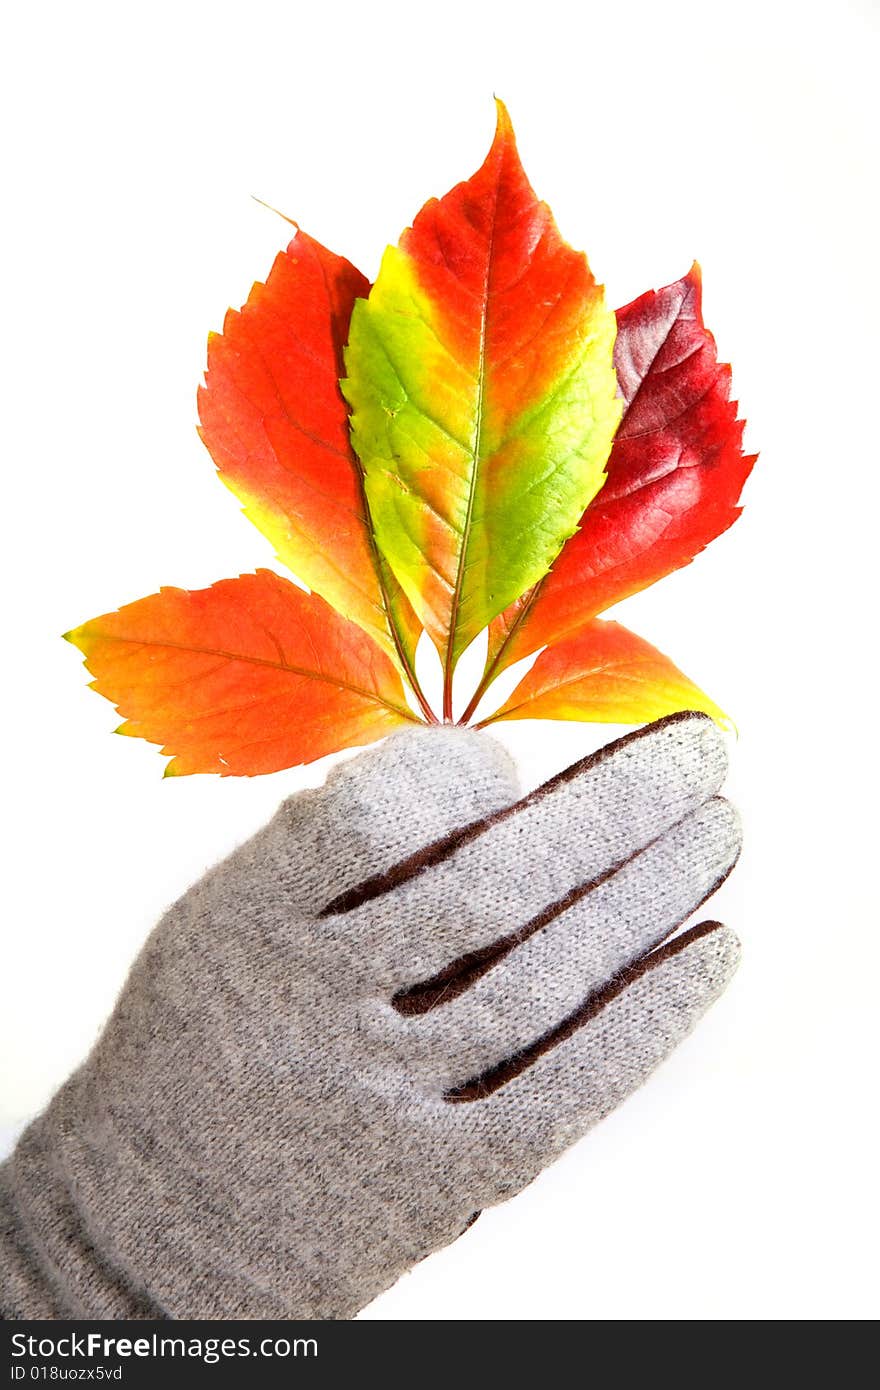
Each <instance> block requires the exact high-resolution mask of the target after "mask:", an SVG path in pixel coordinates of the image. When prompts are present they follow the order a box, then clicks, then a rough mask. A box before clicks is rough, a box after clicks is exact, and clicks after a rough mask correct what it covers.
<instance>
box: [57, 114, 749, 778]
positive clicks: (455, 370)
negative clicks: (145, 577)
mask: <svg viewBox="0 0 880 1390" xmlns="http://www.w3.org/2000/svg"><path fill="white" fill-rule="evenodd" d="M199 414H200V419H201V434H202V438H203V440H204V442H205V444H206V445H207V447H208V449H209V451H210V453H211V455H212V457H213V459H214V462H215V464H216V466H217V469H218V472H219V474H220V477H221V479H222V480H223V482H224V483H225V484H226V485H227V487H229V488H230V489H231V491H232V492H233V493H234V494H235V495H236V497H238V499H239V500H240V502H241V503H242V505H243V509H244V511H245V513H246V515H247V516H248V517H249V518H250V519H251V521H253V522H254V524H255V525H256V526H258V527H259V529H260V530H261V531H262V532H263V533H264V535H265V536H267V537H268V538H269V540H270V541H271V542H272V544H273V545H274V547H275V550H276V552H277V556H278V558H279V559H280V560H281V561H283V563H284V564H285V565H287V566H288V567H289V569H290V570H291V571H292V572H293V573H294V574H295V575H296V576H297V578H298V579H299V581H300V582H301V584H303V585H307V586H308V589H309V590H310V591H311V592H306V591H305V590H304V589H303V588H302V587H298V586H297V585H296V584H294V583H291V582H290V581H289V580H285V579H282V578H281V577H279V575H277V574H275V573H274V572H271V571H268V570H258V571H257V573H256V574H247V575H242V576H241V577H239V578H238V579H226V580H222V581H221V582H220V583H217V584H214V585H213V586H212V587H211V588H209V589H204V590H200V591H197V592H192V591H186V590H182V589H174V588H168V589H162V590H161V591H160V592H159V593H158V594H154V595H152V596H151V597H149V598H145V599H142V600H140V601H139V602H137V603H132V604H129V605H128V606H127V607H124V608H122V609H120V610H119V611H118V612H115V613H110V614H106V615H105V616H103V617H101V618H97V619H95V620H94V621H92V622H89V623H86V624H85V625H84V626H82V627H80V628H77V629H76V630H75V631H74V632H72V633H69V634H68V637H69V638H70V640H71V641H73V642H74V643H75V644H76V645H77V646H78V647H79V648H80V649H81V650H82V652H83V653H84V655H85V658H86V665H87V667H88V669H89V671H90V672H91V674H92V675H93V676H94V681H93V682H92V684H93V688H94V689H96V690H98V691H99V692H100V693H101V694H102V695H105V696H107V697H108V698H109V699H110V700H112V701H113V703H114V704H115V705H116V706H117V708H118V710H119V712H120V714H121V715H122V716H123V717H124V719H125V723H124V724H123V725H122V726H121V729H120V732H122V733H126V734H133V735H137V736H140V737H142V738H146V739H149V740H151V741H152V742H154V743H159V744H161V745H162V751H163V753H165V754H166V755H170V756H171V758H172V761H171V762H170V763H169V764H168V766H167V769H166V773H170V774H172V775H177V774H181V773H194V772H217V773H221V774H224V775H229V774H239V775H240V774H245V775H253V774H256V773H263V772H273V771H276V770H278V769H280V768H284V767H289V766H291V765H293V764H296V763H302V762H309V761H311V760H313V759H315V758H319V757H321V756H323V755H324V754H326V753H330V752H333V751H335V750H337V749H342V748H347V747H351V746H352V745H355V744H362V743H368V742H370V741H371V740H373V739H376V738H380V737H381V736H382V735H384V734H386V733H388V732H389V731H390V730H391V729H393V728H395V727H396V726H398V725H402V724H407V723H409V722H411V721H417V720H418V719H419V718H423V719H424V720H426V721H429V722H436V721H437V719H438V716H439V717H440V718H442V719H443V720H446V721H448V720H451V719H452V717H453V716H452V679H453V673H454V670H455V667H456V663H457V661H458V659H459V657H460V656H461V654H462V652H463V651H464V650H465V649H466V648H467V647H468V646H469V644H470V643H471V642H472V641H473V639H474V638H475V637H476V636H477V635H478V634H479V633H480V632H482V631H483V630H484V629H486V628H488V634H489V643H488V655H487V660H486V667H485V672H484V674H483V677H482V679H481V680H480V682H479V686H478V688H477V690H476V691H475V692H474V694H473V698H472V699H471V701H470V703H469V705H468V707H467V710H466V712H465V714H464V716H463V720H462V722H469V721H470V720H471V719H472V718H474V716H475V714H476V711H477V706H478V704H479V703H480V701H481V699H482V697H483V695H484V694H485V693H486V691H487V689H488V687H489V685H490V684H491V682H492V681H493V680H494V679H495V677H496V676H497V675H499V673H500V672H502V671H504V670H505V669H506V668H507V667H509V666H510V665H511V664H512V663H513V662H516V661H519V660H520V659H521V658H523V657H527V656H530V655H533V654H534V653H535V652H539V653H540V654H539V655H538V657H537V660H535V661H534V664H533V665H532V666H531V668H530V669H529V670H528V672H527V674H526V675H525V676H524V677H523V679H522V680H521V681H520V683H519V684H518V685H517V687H516V689H515V690H514V691H513V693H512V694H511V695H510V697H509V698H508V699H507V700H506V701H505V702H504V703H503V704H502V706H501V708H500V709H498V710H497V712H496V713H494V714H493V715H492V716H491V717H490V718H489V719H487V720H484V721H482V722H483V723H492V722H497V721H499V720H508V719H525V718H537V719H576V720H590V721H599V722H612V723H623V724H629V723H633V724H636V723H641V722H643V721H645V720H649V719H653V718H657V717H659V716H660V715H663V714H667V713H670V712H672V711H674V710H677V709H683V708H688V709H701V710H705V711H706V712H708V713H710V714H712V715H713V717H720V711H719V710H718V709H717V707H716V706H715V705H714V704H713V703H712V701H711V700H709V699H708V697H707V696H705V695H704V694H703V693H702V692H701V691H700V690H699V689H698V688H697V687H696V686H695V685H693V684H692V682H691V681H689V680H688V679H687V677H685V676H684V675H683V674H682V673H681V672H680V671H679V670H678V669H677V668H676V667H675V666H673V664H672V663H671V662H670V661H669V660H668V659H667V658H666V657H665V656H663V655H662V654H661V653H660V652H658V651H657V650H656V649H655V648H653V647H651V646H649V645H648V643H647V642H645V641H644V640H643V639H642V638H640V637H638V636H636V635H635V633H632V632H630V631H628V630H627V629H626V628H625V627H622V626H620V624H618V623H615V622H609V621H603V620H601V619H600V618H599V617H598V615H599V614H600V613H602V612H604V611H605V610H606V609H607V608H609V607H610V606H611V605H612V604H614V603H617V602H618V601H619V600H621V599H623V598H625V597H627V596H628V595H630V594H633V593H635V592H636V591H637V590H639V589H642V588H644V587H645V586H646V585H648V584H652V583H654V581H655V580H657V579H659V578H661V577H662V576H663V575H665V574H668V573H670V572H671V571H672V570H675V569H677V568H679V567H680V566H682V565H685V564H687V563H688V562H689V561H690V560H692V559H693V557H694V556H695V555H696V554H697V553H698V552H699V551H700V550H702V549H703V547H704V546H705V545H706V544H707V543H708V542H709V541H711V540H712V539H713V538H714V537H715V536H717V535H719V534H720V533H721V532H722V531H724V530H726V529H727V527H728V526H730V525H731V523H732V522H733V521H734V520H735V519H736V517H737V516H738V514H739V508H738V506H737V502H738V498H739V494H740V491H741V488H742V486H743V483H744V482H745V479H746V478H747V476H748V473H749V471H750V468H751V466H752V463H753V459H751V458H748V457H745V456H744V454H743V450H742V431H743V425H742V422H741V421H738V420H737V418H736V417H737V411H736V404H735V402H732V401H731V400H730V369H729V368H728V367H727V366H725V365H723V364H719V362H718V361H717V357H716V352H715V345H714V341H713V339H712V337H711V335H710V334H709V333H708V332H707V330H706V328H705V327H704V325H703V322H702V316H701V306H700V278H699V271H698V269H697V267H696V266H695V267H694V268H693V269H692V270H691V272H690V273H689V274H688V275H687V276H685V277H684V279H682V280H680V281H678V282H677V283H675V284H673V285H669V286H667V287H666V288H665V289H663V290H660V291H657V292H653V291H652V292H649V293H647V294H645V295H643V296H642V297H641V298H639V299H637V300H635V301H634V302H633V303H632V304H629V305H627V306H626V307H625V308H623V309H621V310H619V311H618V313H617V314H616V315H615V314H614V313H613V312H611V311H610V310H609V309H608V308H607V307H606V305H605V301H604V296H603V292H602V288H601V286H598V285H597V284H596V282H595V280H594V278H593V275H592V273H591V271H590V268H589V266H588V264H587V260H586V258H585V257H584V256H583V255H582V254H580V253H578V252H575V251H574V250H572V248H571V247H570V246H568V245H567V243H566V242H564V241H563V240H562V238H561V237H560V234H559V232H558V230H557V228H556V225H555V222H554V221H553V218H552V215H551V213H550V211H549V209H548V208H547V206H546V205H545V204H543V203H541V202H539V201H538V200H537V198H536V197H535V194H534V192H533V191H532V188H531V186H530V185H529V183H528V180H527V179H526V176H525V174H524V172H523V169H522V165H521V164H520V161H519V157H518V155H517V151H516V144H515V140H514V135H513V131H512V128H511V125H510V121H509V118H508V116H507V113H506V111H505V110H504V108H503V106H501V105H500V104H499V113H498V127H497V131H496V135H495V139H494V142H493V144H492V148H491V150H490V152H489V154H488V156H487V158H486V161H485V163H484V164H483V165H482V167H481V168H480V169H479V170H478V172H477V173H476V174H475V175H474V176H473V178H471V179H469V180H467V181H466V182H465V183H461V184H459V185H458V186H457V187H456V188H454V189H453V190H452V191H451V192H450V193H448V194H447V195H446V197H444V198H442V199H439V200H437V199H432V200H431V201H430V202H429V203H427V204H426V205H425V207H424V208H423V209H422V211H421V212H420V213H419V215H418V216H417V217H416V219H415V221H414V223H413V225H412V227H410V228H409V229H407V231H406V232H404V234H403V236H402V238H401V240H400V243H399V245H398V246H396V247H389V249H388V250H387V252H386V254H385V256H384V258H383V261H382V265H381V269H380V271H379V275H378V277H377V279H376V282H375V284H374V285H372V287H371V286H370V285H369V283H368V282H367V280H365V279H364V277H363V276H362V275H361V274H360V273H359V272H358V271H357V270H356V269H355V268H354V267H353V266H352V265H350V264H349V262H348V261H346V260H344V259H343V258H342V257H340V256H336V255H334V254H333V253H332V252H330V251H328V250H326V249H325V248H324V247H323V246H320V245H319V244H318V243H317V242H316V241H313V240H312V239H311V238H310V237H308V236H306V235H305V233H303V232H302V231H300V230H299V229H297V233H296V236H295V237H294V239H293V241H292V242H291V243H290V245H289V247H288V248H287V251H286V252H284V253H282V254H280V255H279V256H278V257H277V259H276V261H275V264H274V265H273V267H272V270H271V273H270V274H269V276H268V279H267V280H266V283H265V284H257V285H255V286H254V288H253V291H252V292H251V295H250V297H249V298H248V301H247V303H246V304H245V305H244V307H243V308H242V309H241V310H240V311H239V312H233V311H230V313H229V314H228V315H227V317H226V321H225V323H224V327H223V332H222V334H215V335H212V336H211V338H210V339H209V345H208V370H207V373H206V381H205V386H204V387H203V388H202V389H201V390H200V392H199ZM423 630H425V631H427V633H428V634H429V636H430V638H431V639H432V641H433V643H434V645H435V646H436V648H437V651H438V653H439V655H440V660H441V663H442V667H443V677H444V693H443V702H442V710H441V711H438V712H437V713H435V712H434V711H433V710H432V709H431V707H430V705H429V703H428V701H427V699H426V698H425V695H424V694H423V691H422V689H421V687H420V685H419V681H418V679H417V676H416V670H415V649H416V644H417V642H418V639H419V637H420V636H421V634H422V631H423ZM407 690H408V692H409V694H408V693H407ZM417 710H418V711H420V713H417V712H416V711H417Z"/></svg>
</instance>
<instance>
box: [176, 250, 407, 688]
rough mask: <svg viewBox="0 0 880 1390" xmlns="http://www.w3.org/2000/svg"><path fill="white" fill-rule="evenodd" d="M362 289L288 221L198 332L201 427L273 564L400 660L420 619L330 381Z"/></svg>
mask: <svg viewBox="0 0 880 1390" xmlns="http://www.w3.org/2000/svg"><path fill="white" fill-rule="evenodd" d="M369 288H370V286H369V282H368V281H367V280H366V279H365V278H364V276H363V275H361V273H360V271H359V270H356V269H355V267H354V266H353V265H351V264H350V263H349V262H348V261H347V260H345V259H343V257H342V256H336V255H334V254H333V252H332V251H328V250H327V249H326V248H325V247H323V246H321V245H320V243H319V242H317V241H314V240H313V239H312V238H311V237H309V236H306V234H305V233H304V232H301V231H297V235H296V236H295V238H294V239H293V241H292V242H291V243H290V245H289V246H288V248H287V250H286V251H285V252H283V253H282V254H280V255H279V256H277V257H276V260H275V264H274V265H273V267H272V270H271V272H270V274H269V276H268V278H267V280H266V283H265V284H264V285H263V284H256V285H254V287H253V289H252V290H251V293H250V295H249V296H248V301H247V303H246V304H245V305H244V307H243V308H242V309H241V310H240V311H238V312H236V311H234V310H231V309H230V311H229V313H228V314H227V315H226V320H225V322H224V325H223V333H222V334H219V333H214V334H212V335H211V336H210V338H209V340H208V370H207V372H206V375H205V386H204V387H202V388H201V389H200V390H199V417H200V419H201V422H202V427H201V430H200V434H201V436H202V439H203V440H204V442H205V444H206V445H207V447H208V449H209V451H210V453H211V456H212V458H213V459H214V462H215V464H216V465H217V469H218V472H219V474H220V477H221V479H222V481H223V482H224V483H225V484H226V486H227V487H228V488H229V489H230V491H231V492H233V493H234V494H235V496H236V497H238V499H239V500H240V501H241V502H242V504H243V507H244V512H245V515H246V516H247V517H248V518H249V519H250V520H251V521H252V522H253V523H254V525H255V526H257V527H258V528H259V529H260V530H261V531H262V532H263V534H264V535H265V536H267V537H268V539H269V540H270V541H271V542H272V544H273V545H274V547H275V550H276V553H277V555H278V558H279V559H280V560H281V561H282V563H283V564H285V565H287V566H288V567H289V568H290V569H291V570H292V571H293V573H294V574H296V575H297V576H298V578H300V579H301V580H302V581H303V582H304V583H305V584H307V585H308V586H309V588H310V589H313V590H314V591H315V592H316V593H319V594H321V595H322V597H324V598H325V599H326V600H327V601H328V603H332V605H333V607H334V608H335V609H336V610H337V611H338V612H339V613H342V615H343V616H344V617H346V618H351V620H352V621H353V622H356V623H357V624H358V625H359V626H360V627H362V628H364V630H365V631H367V632H369V633H370V634H371V635H372V636H373V637H375V639H376V640H377V641H378V642H379V643H380V644H381V645H382V646H383V647H384V648H385V650H386V651H388V652H389V653H390V654H391V655H393V656H395V657H400V659H401V664H402V666H403V667H404V669H406V668H407V667H408V666H409V665H410V664H411V656H412V652H413V651H414V649H415V644H416V642H417V640H418V635H419V632H420V631H421V627H420V625H419V623H418V621H417V619H416V617H415V614H414V613H413V611H412V609H411V607H410V605H409V603H408V601H407V600H406V598H405V596H404V595H403V593H402V592H401V590H400V587H399V585H398V584H397V581H396V580H395V579H394V578H393V576H392V575H391V573H390V571H389V570H388V569H387V567H386V566H384V565H383V564H382V562H381V561H380V560H379V558H378V556H377V553H376V548H375V544H374V541H373V537H372V530H371V527H370V523H369V520H368V517H367V509H366V503H365V501H364V495H363V479H362V475H361V469H360V465H359V463H358V461H357V459H356V458H355V455H354V453H353V452H352V449H351V445H350V443H349V436H348V407H347V405H346V403H345V401H344V399H343V397H342V394H341V392H340V389H339V377H340V376H341V374H342V370H343V368H342V349H343V346H344V344H345V342H346V340H347V338H348V328H349V322H350V320H351V312H352V307H353V305H354V302H355V300H356V298H358V296H362V295H366V294H367V293H368V291H369ZM389 613H390V614H391V616H392V617H393V619H394V620H395V622H396V628H397V631H396V632H395V631H394V629H392V627H391V625H390V623H389ZM398 643H401V644H402V645H403V648H404V652H405V654H402V653H401V652H400V651H399V648H398Z"/></svg>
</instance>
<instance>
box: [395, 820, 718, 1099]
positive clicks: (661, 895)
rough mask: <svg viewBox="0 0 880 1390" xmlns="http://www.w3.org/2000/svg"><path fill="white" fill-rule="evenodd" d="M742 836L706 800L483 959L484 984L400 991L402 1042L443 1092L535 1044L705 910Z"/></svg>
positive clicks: (461, 980)
mask: <svg viewBox="0 0 880 1390" xmlns="http://www.w3.org/2000/svg"><path fill="white" fill-rule="evenodd" d="M740 844H741V833H740V826H739V817H738V816H737V814H736V812H735V810H734V809H733V807H732V806H731V805H730V804H729V803H728V802H726V801H723V800H722V799H721V798H719V797H716V798H714V799H713V800H712V801H709V802H707V803H706V805H705V806H703V807H701V808H700V810H698V811H695V812H694V813H693V815H691V816H688V817H687V818H686V819H685V820H683V821H680V822H679V823H678V825H676V826H674V827H673V829H672V830H670V831H668V832H667V834H666V835H664V836H663V837H662V838H661V839H659V840H655V841H654V843H653V844H652V845H649V846H648V847H647V848H646V849H644V850H641V851H640V852H639V853H638V854H637V855H635V856H634V857H633V858H632V859H629V860H628V861H627V862H626V864H624V865H623V866H622V867H621V868H619V869H618V870H617V871H616V872H615V873H614V874H612V875H611V876H610V877H608V878H605V879H603V880H602V881H601V882H600V883H598V884H596V885H595V886H593V887H592V888H589V889H588V890H587V891H586V892H585V893H582V894H581V895H580V896H579V897H578V898H577V900H576V901H575V902H574V903H571V904H570V905H568V906H564V905H562V904H560V905H559V908H558V909H556V910H555V912H554V916H553V917H552V919H550V920H547V918H546V916H545V918H544V919H539V921H538V923H536V924H533V925H532V926H531V928H526V929H525V933H523V932H520V933H516V934H515V935H514V936H513V937H512V938H509V939H508V942H507V943H506V945H505V946H504V947H502V948H501V949H502V950H503V951H504V954H503V955H502V956H501V957H500V958H496V962H495V963H494V964H490V965H489V966H488V968H487V967H486V966H485V965H483V966H482V967H481V966H479V965H478V966H476V967H475V969H477V970H481V971H482V973H481V974H480V976H479V978H477V979H476V981H475V982H474V981H473V971H472V972H471V975H470V980H471V983H470V986H469V987H468V978H469V977H468V975H467V974H466V973H465V974H464V975H459V976H458V977H457V978H454V979H452V980H450V981H443V980H442V979H441V980H440V981H437V982H430V983H428V984H427V985H426V986H423V987H421V988H420V989H418V990H414V991H409V992H407V993H406V994H403V995H400V996H398V997H397V999H396V1000H395V1001H394V1003H395V1006H396V1008H397V1009H398V1011H399V1012H401V1013H404V1014H408V1015H410V1018H409V1020H408V1022H407V1024H406V1025H405V1027H406V1039H405V1042H404V1046H406V1045H407V1044H409V1045H410V1047H411V1048H412V1049H413V1051H414V1052H415V1055H416V1056H418V1057H419V1058H421V1059H423V1065H426V1067H427V1068H429V1069H430V1074H431V1075H432V1077H433V1078H436V1079H437V1080H438V1081H439V1083H440V1085H441V1086H442V1087H443V1089H444V1090H445V1089H447V1088H448V1087H450V1086H454V1085H456V1084H460V1083H463V1082H465V1081H467V1080H468V1078H469V1077H472V1076H474V1075H475V1074H479V1073H482V1072H483V1071H487V1070H489V1069H490V1068H492V1067H494V1066H496V1065H498V1064H499V1063H501V1062H502V1061H504V1059H505V1058H508V1057H511V1056H513V1055H514V1054H515V1053H518V1052H519V1051H521V1050H522V1049H523V1048H526V1047H528V1046H529V1045H530V1044H531V1043H532V1042H533V1041H534V1039H535V1038H536V1037H541V1036H543V1035H544V1034H545V1033H549V1032H550V1031H551V1029H553V1028H556V1027H557V1026H558V1025H559V1024H560V1023H561V1022H562V1021H563V1020H564V1019H566V1018H568V1017H569V1015H571V1014H572V1013H573V1012H574V1011H575V1010H576V1009H577V1008H578V1006H579V1005H580V1004H581V1002H582V1001H583V1000H584V999H585V998H587V997H588V996H590V995H592V994H594V993H595V992H596V991H598V990H599V989H601V988H602V986H603V985H604V984H605V982H606V981H607V980H612V979H614V978H615V977H616V976H618V975H619V974H620V973H621V971H623V970H625V969H626V968H627V967H628V966H630V965H631V964H632V962H633V961H635V960H637V959H639V958H641V957H642V956H644V955H646V954H647V953H648V952H649V951H651V950H652V949H654V948H655V947H656V946H658V945H659V944H660V942H662V941H664V940H665V939H666V938H667V937H668V936H670V935H671V934H672V932H674V931H675V930H677V928H678V927H680V926H681V924H682V923H683V922H685V921H686V920H687V918H688V917H690V916H691V914H692V913H694V912H696V911H697V910H698V908H699V907H701V906H702V904H703V903H704V902H705V901H706V899H707V898H709V897H711V895H712V893H714V892H715V890H716V889H717V888H718V887H719V886H720V885H721V883H723V881H724V879H725V878H726V877H727V875H728V874H729V873H730V871H731V869H732V868H733V866H734V864H735V862H736V859H737V856H738V855H739V851H740ZM566 901H568V900H566ZM524 934H525V939H523V936H524ZM416 1014H419V1015H421V1016H419V1017H412V1015H416Z"/></svg>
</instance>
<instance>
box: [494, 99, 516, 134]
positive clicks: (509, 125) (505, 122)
mask: <svg viewBox="0 0 880 1390" xmlns="http://www.w3.org/2000/svg"><path fill="white" fill-rule="evenodd" d="M495 121H496V124H495V139H496V140H512V141H514V143H515V142H516V135H515V133H514V129H513V122H512V120H511V119H510V112H509V111H508V109H507V107H506V106H505V104H504V102H503V101H502V100H501V98H500V97H499V96H496V98H495Z"/></svg>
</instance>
